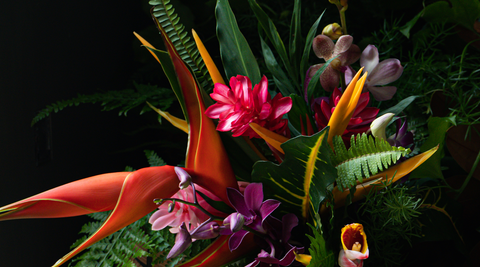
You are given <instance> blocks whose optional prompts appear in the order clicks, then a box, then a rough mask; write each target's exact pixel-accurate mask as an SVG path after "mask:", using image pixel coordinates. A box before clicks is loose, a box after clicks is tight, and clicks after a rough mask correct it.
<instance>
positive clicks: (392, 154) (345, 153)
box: [331, 133, 410, 191]
mask: <svg viewBox="0 0 480 267" xmlns="http://www.w3.org/2000/svg"><path fill="white" fill-rule="evenodd" d="M350 144H351V147H350V148H349V149H348V150H347V149H346V147H345V144H344V143H343V140H342V138H341V137H339V136H336V137H335V138H334V140H333V146H334V150H335V153H334V152H333V151H332V157H331V158H332V164H333V165H334V166H335V167H336V168H337V171H338V178H337V185H338V187H339V189H340V190H342V191H343V189H345V188H350V187H352V186H354V185H355V184H356V181H357V180H358V181H360V182H363V178H364V177H365V178H368V177H370V176H371V175H375V174H377V173H379V172H381V171H383V170H385V169H388V168H389V167H390V166H391V165H393V164H395V163H397V160H399V159H400V158H401V157H404V156H406V155H407V154H409V153H410V149H405V148H403V147H394V146H391V145H390V144H389V143H388V142H387V141H385V140H383V139H379V138H373V137H372V136H367V135H366V134H365V133H363V134H362V135H360V134H358V135H357V136H356V137H355V136H352V139H351V141H350Z"/></svg>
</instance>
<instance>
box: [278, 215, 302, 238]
mask: <svg viewBox="0 0 480 267" xmlns="http://www.w3.org/2000/svg"><path fill="white" fill-rule="evenodd" d="M282 224H283V228H282V239H283V240H285V242H286V241H288V240H290V236H291V235H292V229H293V228H294V227H295V226H297V225H298V218H297V216H295V214H293V213H288V214H285V215H283V217H282Z"/></svg>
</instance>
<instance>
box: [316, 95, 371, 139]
mask: <svg viewBox="0 0 480 267" xmlns="http://www.w3.org/2000/svg"><path fill="white" fill-rule="evenodd" d="M341 97H342V92H341V91H340V89H338V88H335V90H334V91H333V93H332V95H331V96H330V99H328V98H326V97H323V98H317V99H315V101H314V103H313V110H314V111H315V120H316V122H317V125H318V128H319V129H323V128H325V127H326V126H327V125H328V122H329V121H330V118H331V117H332V113H333V111H334V110H335V108H336V106H337V105H338V102H339V101H340V98H341ZM369 101H370V95H369V93H368V92H366V93H362V94H361V95H360V99H359V100H358V104H357V106H356V108H355V111H354V112H353V115H352V118H351V119H350V122H349V123H348V125H347V128H346V129H345V131H344V132H343V134H342V138H343V139H344V140H345V141H349V140H350V137H351V136H352V134H358V133H364V132H366V131H368V130H369V129H370V123H371V122H372V121H373V120H375V118H376V116H377V114H378V112H379V111H380V110H379V109H378V108H374V107H367V105H368V102H369Z"/></svg>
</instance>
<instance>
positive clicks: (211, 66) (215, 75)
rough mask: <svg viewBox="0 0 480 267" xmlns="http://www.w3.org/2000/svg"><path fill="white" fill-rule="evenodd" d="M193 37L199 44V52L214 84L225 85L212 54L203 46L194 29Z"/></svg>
mask: <svg viewBox="0 0 480 267" xmlns="http://www.w3.org/2000/svg"><path fill="white" fill-rule="evenodd" d="M192 35H193V39H195V43H196V44H197V48H198V51H200V56H201V57H202V59H203V62H205V66H207V69H208V73H210V77H212V81H213V83H214V84H215V83H221V84H225V81H224V80H223V77H222V75H221V74H220V72H219V71H218V69H217V66H216V65H215V63H214V62H213V60H212V58H211V57H210V54H209V53H208V51H207V49H206V48H205V46H204V45H203V42H202V40H200V37H198V35H197V32H195V30H193V29H192Z"/></svg>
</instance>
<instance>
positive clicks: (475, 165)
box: [457, 151, 480, 199]
mask: <svg viewBox="0 0 480 267" xmlns="http://www.w3.org/2000/svg"><path fill="white" fill-rule="evenodd" d="M479 162H480V151H479V152H478V154H477V158H476V159H475V162H474V163H473V166H472V169H471V170H470V172H469V173H468V176H467V178H466V179H465V181H464V182H463V185H462V187H460V189H458V190H457V194H458V195H457V199H458V198H459V197H460V195H461V194H462V192H463V190H464V189H465V187H467V184H468V182H470V179H471V178H472V176H473V173H474V172H475V170H476V169H477V166H478V163H479Z"/></svg>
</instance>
